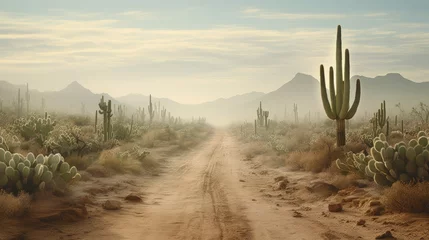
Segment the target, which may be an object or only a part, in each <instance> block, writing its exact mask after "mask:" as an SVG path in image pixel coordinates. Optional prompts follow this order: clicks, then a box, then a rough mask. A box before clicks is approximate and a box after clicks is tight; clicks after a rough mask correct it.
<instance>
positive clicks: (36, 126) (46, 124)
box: [15, 112, 56, 143]
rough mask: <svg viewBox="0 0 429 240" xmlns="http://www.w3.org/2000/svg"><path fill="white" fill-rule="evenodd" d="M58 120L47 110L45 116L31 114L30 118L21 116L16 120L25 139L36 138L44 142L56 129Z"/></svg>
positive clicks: (18, 128)
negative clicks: (54, 119)
mask: <svg viewBox="0 0 429 240" xmlns="http://www.w3.org/2000/svg"><path fill="white" fill-rule="evenodd" d="M55 125H56V122H55V121H53V120H51V117H50V116H49V115H48V113H47V112H45V117H44V118H35V117H34V116H31V117H30V118H28V119H24V118H20V119H18V120H17V121H16V122H15V126H16V127H17V130H18V132H19V133H20V134H21V136H22V137H23V138H24V139H25V140H30V139H33V138H36V139H38V140H39V142H40V143H43V142H44V141H45V140H46V139H47V137H48V135H49V133H50V132H51V131H52V130H53V129H54V126H55Z"/></svg>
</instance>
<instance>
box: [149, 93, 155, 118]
mask: <svg viewBox="0 0 429 240" xmlns="http://www.w3.org/2000/svg"><path fill="white" fill-rule="evenodd" d="M155 105H156V104H155ZM147 110H148V112H149V124H152V121H153V118H154V117H155V110H154V108H153V106H152V95H149V105H148V106H147Z"/></svg>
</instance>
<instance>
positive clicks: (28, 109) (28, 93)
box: [25, 83, 30, 117]
mask: <svg viewBox="0 0 429 240" xmlns="http://www.w3.org/2000/svg"><path fill="white" fill-rule="evenodd" d="M25 102H26V103H27V117H28V116H30V91H29V89H28V83H27V92H26V93H25Z"/></svg>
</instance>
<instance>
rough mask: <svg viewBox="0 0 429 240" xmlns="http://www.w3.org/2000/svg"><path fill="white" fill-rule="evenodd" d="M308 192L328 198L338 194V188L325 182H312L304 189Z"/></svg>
mask: <svg viewBox="0 0 429 240" xmlns="http://www.w3.org/2000/svg"><path fill="white" fill-rule="evenodd" d="M306 188H307V190H308V191H310V192H312V193H315V194H317V195H320V196H322V197H329V196H331V195H333V194H336V193H337V192H338V188H337V187H335V186H334V185H332V184H329V183H325V182H321V181H318V182H314V183H311V184H310V185H309V186H307V187H306Z"/></svg>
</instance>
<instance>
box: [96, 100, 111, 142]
mask: <svg viewBox="0 0 429 240" xmlns="http://www.w3.org/2000/svg"><path fill="white" fill-rule="evenodd" d="M98 107H99V108H100V110H99V113H100V114H101V115H103V136H104V138H103V139H104V141H105V142H106V141H108V140H110V139H111V138H112V125H111V118H112V116H113V114H112V101H111V100H109V101H108V103H107V104H106V102H105V101H104V96H102V97H101V99H100V103H98Z"/></svg>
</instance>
